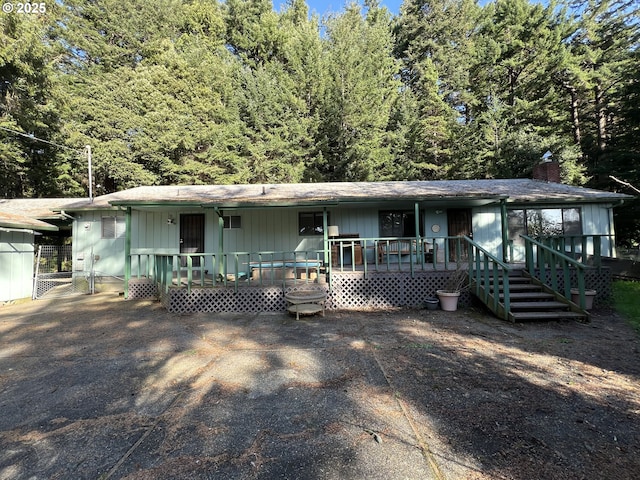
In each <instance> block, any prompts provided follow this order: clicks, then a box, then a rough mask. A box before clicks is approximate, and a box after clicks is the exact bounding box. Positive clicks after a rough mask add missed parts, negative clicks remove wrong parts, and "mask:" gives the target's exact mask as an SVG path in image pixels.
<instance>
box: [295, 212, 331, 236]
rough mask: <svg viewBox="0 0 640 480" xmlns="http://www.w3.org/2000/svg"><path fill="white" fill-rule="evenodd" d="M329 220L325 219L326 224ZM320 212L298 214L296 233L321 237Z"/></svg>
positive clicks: (322, 231)
mask: <svg viewBox="0 0 640 480" xmlns="http://www.w3.org/2000/svg"><path fill="white" fill-rule="evenodd" d="M328 222H329V218H328V217H327V223H328ZM323 225H324V223H323V220H322V212H300V213H298V233H299V234H300V235H322V234H323V233H324V228H323Z"/></svg>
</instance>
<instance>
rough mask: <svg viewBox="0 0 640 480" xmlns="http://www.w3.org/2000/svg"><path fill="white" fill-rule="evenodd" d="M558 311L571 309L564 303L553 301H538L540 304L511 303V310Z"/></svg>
mask: <svg viewBox="0 0 640 480" xmlns="http://www.w3.org/2000/svg"><path fill="white" fill-rule="evenodd" d="M554 308H556V309H558V308H564V309H566V308H569V307H568V305H567V304H566V303H564V302H558V301H555V300H552V301H538V302H511V310H516V309H517V310H529V309H544V310H549V309H554Z"/></svg>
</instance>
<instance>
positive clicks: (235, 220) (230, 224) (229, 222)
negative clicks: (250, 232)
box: [222, 215, 242, 228]
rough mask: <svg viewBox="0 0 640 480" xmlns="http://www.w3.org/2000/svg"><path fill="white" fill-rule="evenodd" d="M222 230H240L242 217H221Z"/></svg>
mask: <svg viewBox="0 0 640 480" xmlns="http://www.w3.org/2000/svg"><path fill="white" fill-rule="evenodd" d="M222 220H223V222H224V228H242V217H241V216H240V215H223V216H222Z"/></svg>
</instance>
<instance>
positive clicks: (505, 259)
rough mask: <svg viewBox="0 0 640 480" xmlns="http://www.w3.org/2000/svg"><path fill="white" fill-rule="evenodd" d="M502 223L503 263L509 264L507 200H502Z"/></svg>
mask: <svg viewBox="0 0 640 480" xmlns="http://www.w3.org/2000/svg"><path fill="white" fill-rule="evenodd" d="M500 222H501V224H502V261H503V262H505V263H508V262H509V260H510V259H509V222H508V221H507V200H506V199H505V198H503V199H501V200H500Z"/></svg>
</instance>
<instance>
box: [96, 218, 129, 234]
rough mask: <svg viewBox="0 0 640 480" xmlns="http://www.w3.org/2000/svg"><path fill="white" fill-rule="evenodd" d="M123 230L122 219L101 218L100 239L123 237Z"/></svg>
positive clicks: (123, 223) (124, 227)
mask: <svg viewBox="0 0 640 480" xmlns="http://www.w3.org/2000/svg"><path fill="white" fill-rule="evenodd" d="M125 229H126V224H125V220H124V217H102V238H120V237H123V236H124V232H125Z"/></svg>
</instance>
